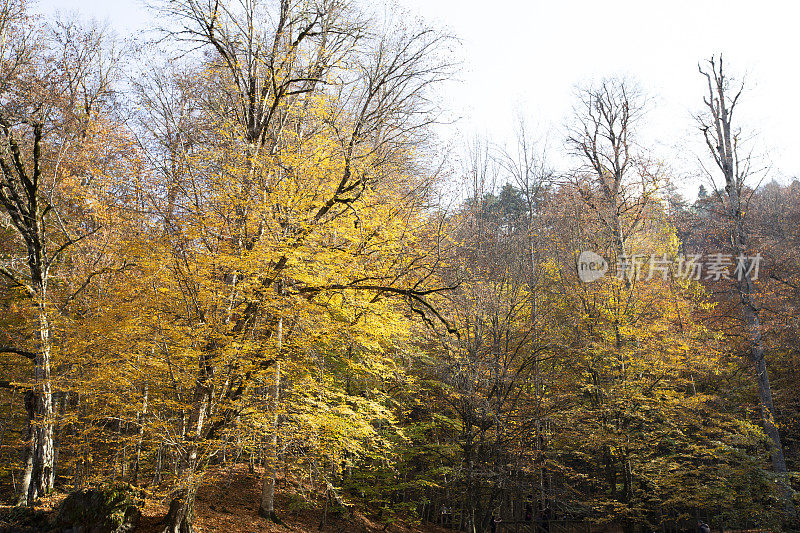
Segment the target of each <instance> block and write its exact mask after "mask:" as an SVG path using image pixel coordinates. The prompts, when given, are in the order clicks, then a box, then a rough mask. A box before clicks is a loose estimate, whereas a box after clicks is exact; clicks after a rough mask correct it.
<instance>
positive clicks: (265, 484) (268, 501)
mask: <svg viewBox="0 0 800 533" xmlns="http://www.w3.org/2000/svg"><path fill="white" fill-rule="evenodd" d="M282 343H283V318H279V319H278V357H280V351H281V347H282ZM280 389H281V362H280V359H278V358H276V361H275V389H274V395H273V398H272V399H273V403H272V434H271V435H270V437H269V439H268V441H267V454H266V464H265V465H264V478H263V480H262V485H261V504H260V505H259V508H258V514H259V516H262V517H264V518H269V519H270V520H272V521H273V522H278V521H279V519H278V516H277V515H276V514H275V481H276V475H277V472H278V405H279V402H280V393H281V390H280Z"/></svg>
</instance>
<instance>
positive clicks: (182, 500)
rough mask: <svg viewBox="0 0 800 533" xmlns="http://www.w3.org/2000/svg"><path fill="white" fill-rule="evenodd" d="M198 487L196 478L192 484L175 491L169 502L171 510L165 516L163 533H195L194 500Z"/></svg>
mask: <svg viewBox="0 0 800 533" xmlns="http://www.w3.org/2000/svg"><path fill="white" fill-rule="evenodd" d="M196 496H197V488H196V486H195V483H194V480H191V481H190V486H189V487H188V488H186V489H181V490H179V491H177V492H175V493H174V494H173V496H172V501H171V502H170V504H169V512H168V513H167V516H166V517H165V518H164V522H163V523H164V524H165V527H164V529H163V530H162V533H194V502H195V497H196Z"/></svg>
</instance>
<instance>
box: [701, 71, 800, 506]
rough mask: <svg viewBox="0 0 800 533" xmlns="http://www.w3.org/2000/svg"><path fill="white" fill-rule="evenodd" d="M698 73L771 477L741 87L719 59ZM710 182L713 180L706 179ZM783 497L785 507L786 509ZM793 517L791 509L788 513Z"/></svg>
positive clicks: (774, 444)
mask: <svg viewBox="0 0 800 533" xmlns="http://www.w3.org/2000/svg"><path fill="white" fill-rule="evenodd" d="M698 68H699V70H700V73H701V74H702V75H703V76H704V77H705V79H706V81H707V83H708V93H707V95H706V96H705V97H704V98H703V103H704V104H705V110H704V113H702V114H700V115H698V116H697V121H698V123H699V126H700V130H701V131H702V133H703V136H704V139H705V142H706V145H707V147H708V151H709V153H710V154H711V157H712V158H713V161H714V165H715V166H716V169H717V170H718V172H719V174H720V175H721V178H722V182H721V183H720V185H721V187H716V183H717V182H718V181H714V184H715V189H716V191H715V194H714V195H713V196H714V198H716V199H717V200H718V201H719V202H720V203H721V204H722V205H721V207H722V209H720V211H721V213H722V215H723V216H724V217H725V218H726V219H727V222H728V228H727V231H728V232H729V238H730V247H731V248H730V250H731V252H732V254H733V255H734V256H735V257H736V258H737V260H738V261H739V262H740V264H739V268H741V274H742V275H737V276H734V277H735V279H734V280H733V290H734V292H735V295H736V298H737V299H738V301H739V304H740V305H739V307H740V309H741V313H742V321H743V325H744V328H745V338H746V339H747V344H748V347H747V356H748V359H749V361H750V363H751V364H752V365H753V372H754V374H755V379H756V383H757V385H758V398H759V402H760V404H761V418H762V423H763V425H764V431H765V432H766V434H767V436H768V437H769V441H770V448H771V457H772V468H773V470H774V471H775V472H776V473H779V474H784V473H786V471H787V469H786V459H785V458H784V454H783V446H782V445H781V437H780V432H779V430H778V426H777V424H776V423H775V416H774V410H775V407H774V404H773V401H772V389H771V388H770V384H769V376H768V373H767V362H766V357H765V351H766V349H765V346H764V340H763V325H762V320H761V316H760V313H761V306H760V304H759V302H758V300H757V297H756V294H755V293H756V291H755V288H754V285H753V281H754V280H753V279H752V277H751V271H752V269H753V268H754V266H755V265H754V261H756V259H755V258H754V257H751V256H748V254H749V253H751V252H752V250H751V249H750V245H751V239H750V235H749V232H748V224H747V217H748V215H747V202H748V199H749V196H748V192H747V191H748V189H747V185H746V184H747V182H748V180H749V179H750V178H752V177H753V176H754V173H755V172H754V168H753V162H754V160H753V157H752V154H751V153H744V152H743V151H742V150H743V149H742V135H741V130H740V129H739V128H737V127H736V126H735V122H734V113H735V111H736V109H737V104H738V103H739V97H740V96H741V94H742V91H743V88H744V84H739V85H736V86H734V85H733V84H732V83H731V81H732V80H731V79H730V78H729V77H728V76H726V74H725V71H724V68H723V61H722V56H720V57H719V58H715V57H712V58H711V59H710V60H709V61H708V63H707V65H706V66H705V67H703V66H699V67H698ZM712 181H713V176H712ZM789 502H790V500H789V499H788V498H787V506H788V507H790V508H791V505H790V503H789ZM790 510H791V512H794V510H793V509H790Z"/></svg>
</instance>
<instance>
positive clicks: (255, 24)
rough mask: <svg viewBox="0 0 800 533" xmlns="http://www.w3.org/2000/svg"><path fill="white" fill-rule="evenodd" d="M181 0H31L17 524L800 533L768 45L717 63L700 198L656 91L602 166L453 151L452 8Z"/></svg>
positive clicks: (18, 3)
mask: <svg viewBox="0 0 800 533" xmlns="http://www.w3.org/2000/svg"><path fill="white" fill-rule="evenodd" d="M151 4H152V5H150V7H149V9H151V10H153V12H154V14H155V17H156V18H157V20H159V21H160V22H161V23H162V24H163V28H161V29H160V31H159V32H158V33H157V35H156V37H152V38H151V37H141V38H140V39H134V40H122V39H118V38H116V37H115V35H114V34H113V32H110V31H107V29H105V28H104V27H103V26H102V25H101V24H97V23H92V22H89V21H86V20H83V19H81V18H79V17H72V18H70V17H60V18H55V17H45V16H43V15H41V14H40V13H39V12H38V11H37V9H36V6H35V4H34V3H33V2H30V1H29V0H0V502H1V503H2V504H3V505H2V506H0V531H59V532H61V531H70V532H78V531H86V532H89V531H92V532H106V531H108V532H111V531H118V532H122V531H133V530H134V528H138V529H136V530H140V531H153V532H155V531H158V532H164V533H191V532H194V531H215V530H216V531H221V530H227V531H228V532H233V531H240V530H241V531H255V530H258V531H273V532H277V531H284V530H285V531H291V530H296V531H329V532H337V533H342V532H343V531H348V532H349V531H352V532H358V533H361V532H366V531H397V532H400V531H412V530H413V531H421V532H433V531H437V532H443V533H446V532H447V531H464V532H466V533H489V532H491V533H500V532H501V531H504V532H507V533H549V532H550V531H553V532H556V531H560V532H561V531H563V532H576V533H577V532H586V533H591V532H595V533H599V532H621V533H623V532H624V533H634V532H650V531H659V532H664V533H667V532H678V531H695V530H697V531H703V532H707V531H709V529H708V528H710V529H711V530H713V531H718V530H719V531H725V530H728V531H730V530H751V531H765V532H766V531H792V530H795V531H796V530H798V528H800V520H799V519H798V506H800V496H799V495H798V493H797V491H798V490H800V476H798V472H800V386H798V385H799V384H800V378H798V375H800V323H798V318H800V317H798V315H796V314H795V313H796V312H797V308H796V306H797V305H798V303H800V182H798V181H795V180H794V179H793V177H791V176H781V175H776V174H774V173H773V174H770V173H769V172H767V171H766V170H765V168H764V167H765V165H764V164H763V163H762V162H761V161H760V160H759V159H758V158H756V156H755V155H754V152H753V150H752V149H751V147H750V146H749V145H748V144H747V140H748V138H749V131H750V130H749V129H748V128H749V125H748V124H747V123H746V122H745V121H740V120H739V116H740V115H739V110H740V108H742V107H746V106H747V105H748V85H747V83H746V82H742V80H743V79H744V78H743V77H742V76H741V71H738V70H737V64H736V62H735V60H736V58H729V57H728V56H724V57H723V56H720V55H718V54H717V55H711V54H712V53H713V51H710V50H709V51H706V50H699V51H698V57H697V60H698V62H697V63H696V64H687V65H686V68H687V69H688V70H691V71H693V72H694V73H695V74H696V76H697V78H698V80H700V81H701V82H702V87H704V90H703V91H701V92H698V94H697V95H696V103H697V105H696V111H697V113H696V115H695V117H694V122H691V121H687V127H688V128H691V130H690V131H692V132H693V133H692V135H694V136H695V140H696V141H697V143H698V145H699V146H701V147H702V153H701V154H699V155H700V156H701V157H700V158H699V161H698V169H699V170H698V178H697V180H696V181H694V182H691V184H690V185H689V186H686V185H679V184H678V181H677V179H676V178H677V174H678V172H677V171H675V167H674V166H673V165H672V164H671V162H670V161H666V160H664V159H663V158H660V157H659V156H658V155H657V154H656V153H655V152H654V151H652V150H650V149H649V147H648V142H646V141H645V140H644V138H643V137H642V136H640V134H639V132H640V128H641V127H642V126H643V125H644V124H646V123H647V120H648V114H647V109H648V106H650V105H651V103H650V102H651V100H650V95H648V94H646V93H645V92H644V91H643V90H641V89H640V88H639V86H638V85H637V83H636V81H635V80H632V79H629V78H622V77H614V76H609V77H607V78H605V79H601V80H597V81H596V82H594V83H591V84H586V85H583V86H580V87H578V88H577V89H576V91H575V95H574V107H573V110H574V112H573V114H572V115H571V116H569V117H565V122H564V124H565V126H564V128H563V132H564V133H563V134H559V136H558V138H556V139H551V141H550V144H551V145H552V144H553V143H556V144H558V145H559V149H560V150H561V151H562V152H564V153H567V154H568V155H569V157H568V158H561V157H549V155H548V148H547V146H546V145H545V143H543V142H542V141H541V139H540V138H539V137H538V136H537V135H536V134H535V133H534V132H533V131H532V130H531V129H530V128H528V127H527V126H526V124H525V122H524V121H520V122H519V127H518V128H517V129H516V130H515V131H513V132H509V138H511V139H513V140H512V141H511V142H505V141H503V142H500V141H499V140H494V139H490V138H481V139H476V140H473V141H465V142H463V143H462V144H461V145H460V146H453V145H452V144H448V143H446V142H443V139H442V138H441V135H440V133H441V132H442V131H443V130H445V129H446V128H448V127H450V126H451V125H450V124H449V123H448V122H447V119H446V103H447V94H446V92H445V89H444V88H445V87H446V83H448V82H449V80H452V79H454V78H455V77H456V76H457V75H458V71H459V68H461V65H460V63H461V59H459V53H458V49H459V40H458V36H454V35H450V34H449V33H447V32H446V31H444V30H443V29H440V28H438V27H436V26H435V25H430V24H427V23H425V22H424V21H422V20H418V19H417V18H416V17H414V16H410V15H409V14H408V13H403V12H401V11H396V12H395V11H392V10H391V9H389V8H387V9H385V10H384V9H383V8H381V9H375V6H374V5H372V6H371V5H370V4H369V3H366V2H362V3H359V2H351V1H348V0H158V1H155V0H154V1H153V2H151ZM143 9H144V8H143ZM698 66H699V68H698ZM689 122H691V123H689ZM233 480H239V481H241V483H240V484H235V485H232V483H233ZM240 485H241V486H243V487H246V489H247V490H246V492H244V493H241V494H240V493H237V492H236V491H235V490H234V489H233V488H231V487H234V486H235V487H238V486H240ZM216 489H218V490H219V491H221V493H227V496H231V495H235V496H237V497H240V498H241V499H242V501H243V502H244V503H243V505H246V507H242V509H243V510H237V511H236V512H235V513H234V512H232V511H224V512H223V511H219V509H221V508H222V504H221V503H219V501H220V500H217V499H215V498H216V497H210V496H208V494H210V493H209V491H213V490H216ZM227 496H226V497H227ZM220 498H222V496H220ZM215 505H216V507H215ZM226 505H228V504H226ZM143 511H144V515H143V514H142V513H143ZM104 513H105V514H104ZM215 513H216V514H215ZM236 513H239V514H241V515H242V516H243V518H242V519H243V520H245V519H246V520H248V521H249V522H248V524H251V526H249V529H237V527H234V526H227V527H222V526H220V527H219V528H217V529H214V527H213V526H211V525H209V524H212V523H213V522H211V521H210V520H211V518H210V517H212V515H213V516H221V517H225V516H229V515H232V514H236ZM303 516H305V517H307V520H306V522H303V523H304V524H306V525H305V526H302V527H301V526H299V525H297V524H298V523H299V522H293V520H295V521H296V520H300V518H298V517H303ZM308 517H311V518H308ZM292 524H295V525H292ZM309 524H310V525H309ZM706 524H707V525H706ZM698 528H699V529H698Z"/></svg>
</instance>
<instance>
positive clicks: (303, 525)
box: [0, 464, 452, 533]
mask: <svg viewBox="0 0 800 533" xmlns="http://www.w3.org/2000/svg"><path fill="white" fill-rule="evenodd" d="M285 486H286V485H285V484H284V483H281V482H280V480H279V484H278V490H277V491H276V495H275V509H276V511H277V513H278V516H279V518H280V519H281V521H282V522H283V525H279V524H276V523H274V522H272V521H270V520H267V519H264V518H261V517H259V516H258V502H259V499H260V488H261V476H260V474H259V473H258V472H256V473H250V472H249V471H248V468H247V465H246V464H240V465H236V466H234V467H225V468H217V469H211V471H210V472H209V473H208V474H207V476H206V480H205V483H203V486H202V487H201V488H200V490H199V491H198V495H197V504H196V508H195V510H196V520H195V529H196V531H197V532H198V533H212V532H224V533H240V532H241V533H256V532H258V533H264V532H269V533H290V532H291V533H312V532H313V533H319V532H320V531H322V532H323V533H423V532H424V533H452V532H451V531H450V530H446V529H441V528H438V527H433V526H430V525H426V526H425V527H424V528H422V527H419V526H415V525H411V524H407V523H403V522H394V523H392V524H390V525H388V526H386V525H385V524H383V523H381V522H378V521H376V520H374V519H370V518H368V517H367V516H366V515H365V514H364V513H363V512H361V511H359V510H355V509H349V510H347V511H345V512H342V513H338V512H330V511H329V512H328V513H327V515H326V517H325V525H324V527H323V528H322V529H320V522H321V521H322V516H323V511H322V505H321V504H320V503H319V502H316V504H315V505H313V503H314V502H312V501H308V502H305V503H304V502H303V500H302V498H301V497H300V495H299V494H296V493H295V492H292V491H286V490H282V489H285ZM65 497H66V494H63V493H55V494H53V495H52V496H49V497H48V498H46V499H43V500H42V501H41V502H40V504H39V505H38V506H37V507H36V509H35V511H34V513H35V516H36V518H35V519H34V520H33V521H32V520H31V518H30V516H29V515H28V516H26V517H25V518H24V520H23V519H22V517H21V514H20V513H19V511H18V510H17V509H15V508H14V507H13V506H12V505H10V504H9V502H7V501H5V502H2V503H0V532H7V531H8V532H12V531H37V530H38V528H37V526H36V525H35V524H45V523H46V522H48V521H49V520H50V519H52V518H53V517H54V515H55V510H56V509H57V508H58V505H59V503H60V502H61V501H62V500H63V499H64V498H65ZM168 506H169V500H168V498H166V497H165V498H164V499H163V500H156V499H149V500H147V502H146V503H145V505H144V508H143V509H142V519H141V521H140V523H139V526H138V527H137V528H136V531H137V532H141V533H158V532H160V531H161V528H160V527H159V523H160V521H161V520H162V519H163V517H164V516H165V515H166V513H167V508H168ZM23 524H25V525H27V527H20V526H23ZM39 527H43V526H39Z"/></svg>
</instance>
